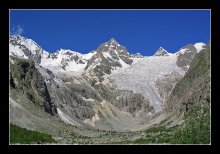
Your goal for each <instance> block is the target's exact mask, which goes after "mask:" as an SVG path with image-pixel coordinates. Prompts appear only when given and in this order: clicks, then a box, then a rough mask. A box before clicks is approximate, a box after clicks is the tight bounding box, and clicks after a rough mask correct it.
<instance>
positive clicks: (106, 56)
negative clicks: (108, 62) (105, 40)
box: [103, 52, 112, 59]
mask: <svg viewBox="0 0 220 154" xmlns="http://www.w3.org/2000/svg"><path fill="white" fill-rule="evenodd" d="M103 56H104V57H105V58H106V59H108V57H109V58H112V56H111V55H110V54H109V53H108V52H103Z"/></svg>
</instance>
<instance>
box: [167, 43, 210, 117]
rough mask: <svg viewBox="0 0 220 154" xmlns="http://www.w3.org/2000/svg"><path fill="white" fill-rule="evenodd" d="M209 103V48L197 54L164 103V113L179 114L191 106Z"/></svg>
mask: <svg viewBox="0 0 220 154" xmlns="http://www.w3.org/2000/svg"><path fill="white" fill-rule="evenodd" d="M204 103H206V104H209V103H210V46H209V45H207V46H206V47H205V49H203V50H202V51H200V53H198V54H197V55H196V56H195V57H194V59H193V61H192V63H191V66H190V68H189V70H188V72H187V73H186V74H185V76H184V77H183V78H182V79H181V80H180V81H179V82H178V83H177V84H176V86H175V88H174V89H173V90H172V92H171V94H170V96H169V98H168V99H167V101H166V108H165V109H166V111H167V112H171V111H175V113H178V114H181V113H182V112H186V111H187V110H188V109H189V108H190V106H191V105H193V104H197V105H200V106H202V105H203V104H204Z"/></svg>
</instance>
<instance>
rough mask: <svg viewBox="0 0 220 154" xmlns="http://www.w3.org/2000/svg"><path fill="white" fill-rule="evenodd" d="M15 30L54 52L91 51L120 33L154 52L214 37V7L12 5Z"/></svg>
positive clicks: (135, 46) (122, 40)
mask: <svg viewBox="0 0 220 154" xmlns="http://www.w3.org/2000/svg"><path fill="white" fill-rule="evenodd" d="M10 34H20V35H22V36H24V37H27V38H31V39H33V40H34V41H36V42H37V43H38V44H39V45H40V46H41V47H42V48H43V49H45V50H46V51H49V52H55V51H56V50H58V49H60V48H62V49H70V50H73V51H78V52H81V53H88V52H89V51H91V50H95V49H96V48H98V46H99V45H100V44H101V43H103V42H106V41H108V40H109V39H110V38H115V39H116V40H117V41H118V43H119V44H121V45H124V46H125V47H127V49H128V51H129V52H130V53H135V52H140V53H142V54H143V55H153V54H154V53H155V51H156V50H157V48H159V47H160V46H162V47H164V48H165V49H166V50H168V51H169V52H176V51H177V50H178V49H179V48H181V47H183V46H185V45H187V44H190V43H196V42H204V43H208V42H209V41H210V11H209V10H10Z"/></svg>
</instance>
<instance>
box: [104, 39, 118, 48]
mask: <svg viewBox="0 0 220 154" xmlns="http://www.w3.org/2000/svg"><path fill="white" fill-rule="evenodd" d="M106 44H108V45H110V46H120V44H119V43H118V42H117V41H116V40H115V39H114V38H110V40H109V41H108V42H106Z"/></svg>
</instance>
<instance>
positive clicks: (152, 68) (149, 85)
mask: <svg viewBox="0 0 220 154" xmlns="http://www.w3.org/2000/svg"><path fill="white" fill-rule="evenodd" d="M176 58H177V57H176V55H175V54H169V56H151V57H144V58H133V60H134V62H133V63H132V64H131V66H130V67H126V68H124V69H123V70H121V71H118V72H114V73H112V74H111V77H110V78H111V80H112V81H113V83H115V84H116V85H117V86H118V88H119V89H121V90H132V91H133V92H134V93H141V94H142V95H143V96H145V97H146V98H148V99H149V100H150V104H151V105H152V106H154V108H155V110H156V112H160V111H161V110H162V99H161V98H160V95H159V93H158V89H157V87H156V85H155V81H157V80H158V79H161V78H163V77H164V76H165V75H167V74H171V73H172V72H174V71H176V72H178V73H179V74H181V75H184V74H185V71H184V70H182V69H181V68H180V67H178V66H177V65H176Z"/></svg>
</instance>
